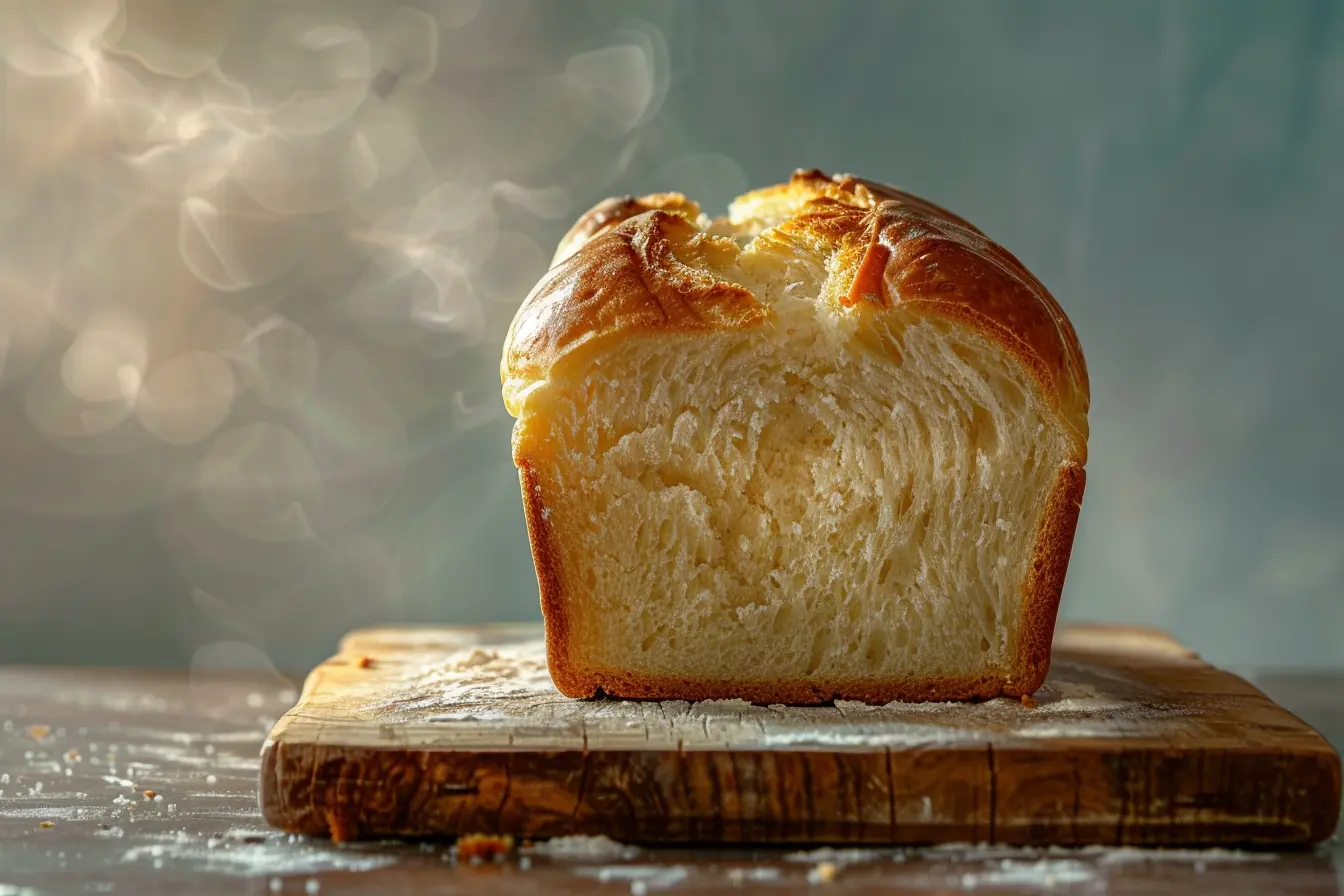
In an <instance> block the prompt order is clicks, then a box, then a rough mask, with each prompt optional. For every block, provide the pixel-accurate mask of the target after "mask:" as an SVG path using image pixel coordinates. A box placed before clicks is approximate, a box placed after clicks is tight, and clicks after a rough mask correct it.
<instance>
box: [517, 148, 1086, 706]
mask: <svg viewBox="0 0 1344 896" xmlns="http://www.w3.org/2000/svg"><path fill="white" fill-rule="evenodd" d="M771 203H773V204H775V205H776V206H778V205H780V204H781V203H782V204H783V205H784V206H785V207H787V208H788V209H790V210H791V212H792V213H791V215H790V217H789V218H788V219H787V220H785V221H784V222H783V223H781V224H779V225H778V226H777V227H775V228H774V229H772V230H769V231H767V232H766V233H764V234H762V235H761V236H760V237H758V239H757V243H759V244H760V246H759V247H758V248H757V250H756V251H766V249H767V248H768V247H769V246H770V245H772V244H774V245H776V246H778V245H779V244H780V243H797V244H799V245H803V246H809V247H811V248H813V249H816V248H818V247H820V248H822V249H828V250H829V251H830V252H832V253H833V257H834V258H835V260H836V261H838V264H837V265H834V266H833V268H834V269H835V270H838V271H840V272H841V274H840V275H838V276H839V279H840V280H841V281H842V283H841V289H840V291H839V292H838V293H837V294H836V295H835V296H834V297H833V298H834V300H835V301H836V302H837V303H838V304H839V305H840V306H841V307H842V308H846V309H848V310H849V311H850V312H851V313H860V314H873V315H882V314H885V313H889V312H890V311H891V310H893V309H896V308H898V307H899V308H901V309H902V310H903V311H905V312H915V313H917V314H920V315H931V316H938V317H941V318H944V319H947V320H950V321H953V322H955V323H957V324H959V325H962V326H965V327H968V328H971V329H973V330H974V331H976V332H977V333H979V334H980V335H981V336H983V337H984V338H986V339H989V340H991V341H992V342H993V343H995V344H997V345H1001V346H1003V347H1005V348H1006V349H1007V350H1008V351H1010V352H1011V353H1012V354H1013V355H1014V356H1015V357H1016V358H1017V359H1018V360H1019V361H1020V362H1021V363H1022V364H1023V365H1024V366H1025V367H1026V369H1028V370H1029V371H1030V372H1031V373H1032V375H1033V376H1034V377H1035V379H1036V380H1037V382H1038V383H1039V384H1040V385H1041V389H1042V394H1043V395H1044V396H1045V397H1046V398H1047V399H1048V400H1049V401H1050V402H1051V403H1052V405H1053V406H1054V407H1055V409H1056V410H1057V411H1058V412H1059V415H1060V419H1061V421H1062V422H1063V424H1064V426H1065V428H1066V430H1067V431H1068V432H1069V433H1070V436H1071V439H1070V459H1069V462H1068V463H1067V464H1066V465H1065V466H1064V467H1063V468H1061V470H1060V474H1059V477H1058V479H1057V481H1056V484H1055V486H1054V487H1053V489H1052V490H1051V493H1050V495H1049V497H1048V499H1047V503H1046V508H1045V511H1044V514H1043V518H1042V521H1041V524H1040V526H1039V531H1038V535H1037V541H1036V544H1035V548H1034V551H1033V559H1032V566H1031V570H1030V572H1029V574H1028V578H1027V581H1026V582H1025V583H1024V585H1023V602H1022V610H1021V613H1022V618H1021V621H1020V625H1019V626H1018V633H1019V634H1018V643H1017V645H1016V647H1017V654H1016V657H1015V661H1014V662H1013V663H1012V669H1011V670H1010V671H1009V672H1008V673H1007V674H1005V675H1002V676H988V677H984V678H974V679H959V680H946V681H929V680H918V681H906V682H902V681H891V682H872V681H835V682H825V681H816V682H805V683H801V682H794V683H789V682H768V681H765V682H761V681H758V682H752V681H733V682H716V681H693V680H686V679H676V678H658V677H655V676H643V675H630V674H628V673H624V672H621V671H619V670H600V669H594V668H590V667H588V666H587V665H586V664H585V663H584V662H583V659H582V657H580V656H576V655H575V654H576V653H577V651H576V650H575V649H574V647H575V645H574V643H573V638H572V636H571V627H570V622H569V619H568V617H567V609H568V607H567V600H566V597H565V595H564V593H563V591H562V586H561V582H562V581H564V576H562V570H561V569H560V563H561V559H560V556H559V553H558V551H557V550H556V547H555V544H554V537H553V533H552V532H551V527H550V523H549V521H548V519H547V514H546V513H545V511H544V499H545V497H546V496H545V495H544V493H543V484H542V478H541V477H540V476H538V474H537V471H536V469H535V468H534V464H535V463H538V462H541V461H540V457H539V456H533V455H534V454H535V453H536V451H537V449H538V446H537V445H535V444H529V445H527V446H525V445H524V440H523V439H521V438H520V432H519V431H515V440H514V460H515V463H516V464H517V465H518V467H519V471H520V481H521V484H522V489H523V498H524V506H525V509H526V515H527V525H528V533H529V537H530V539H531V543H532V553H533V559H534V561H535V564H536V569H537V578H538V582H539V584H540V589H541V606H542V613H543V616H544V617H545V620H546V639H547V654H548V660H549V663H550V668H551V675H552V678H553V679H554V681H555V684H556V687H557V688H558V689H559V690H560V692H561V693H562V694H565V695H566V696H571V697H590V696H593V695H595V694H596V693H598V692H599V691H601V692H604V693H606V694H609V695H612V696H620V697H636V698H677V699H716V698H728V697H740V698H743V699H748V700H751V701H753V702H763V703H819V702H825V701H828V700H833V699H855V700H864V701H867V702H887V701H890V700H927V699H938V700H949V699H971V698H989V697H996V696H1012V697H1017V696H1022V695H1027V694H1031V693H1032V692H1034V691H1035V690H1036V689H1037V688H1039V687H1040V685H1041V683H1042V682H1043V681H1044V679H1045V675H1046V673H1047V672H1048V670H1049V665H1050V646H1051V639H1052V637H1053V632H1054V626H1055V619H1056V615H1057V611H1058V607H1059V599H1060V593H1061V590H1062V588H1063V583H1064V576H1065V573H1066V571H1067V568H1068V563H1069V557H1070V553H1071V550H1072V545H1073V537H1074V532H1075V529H1076V526H1077V521H1078V512H1079V507H1080V504H1081V501H1082V496H1083V490H1084V485H1085V474H1084V472H1083V465H1084V464H1085V463H1086V459H1087V432H1088V430H1087V410H1088V405H1089V402H1090V397H1089V385H1088V378H1087V370H1086V365H1085V362H1084V360H1083V355H1082V350H1081V348H1080V347H1079V345H1078V339H1077V336H1076V334H1075V333H1074V330H1073V327H1072V325H1071V324H1070V323H1069V321H1068V318H1067V317H1066V316H1065V315H1064V312H1063V311H1062V310H1061V309H1060V307H1059V305H1058V304H1057V303H1056V302H1055V300H1054V298H1053V297H1052V296H1051V295H1050V293H1049V292H1048V291H1047V290H1046V289H1045V287H1044V286H1043V285H1041V283H1040V282H1039V281H1038V280H1037V279H1036V278H1035V277H1033V276H1032V275H1031V274H1030V273H1029V272H1028V271H1027V270H1026V268H1025V267H1023V266H1022V264H1021V262H1019V261H1018V260H1017V259H1016V258H1015V257H1013V256H1012V255H1011V254H1010V253H1008V252H1007V251H1006V250H1004V249H1002V248H1001V247H999V246H998V245H996V244H994V243H993V242H992V241H990V240H989V239H988V238H987V237H985V236H984V234H982V233H981V232H980V231H979V230H977V229H975V228H974V227H973V226H971V225H970V224H969V223H968V222H966V221H965V220H963V219H962V218H960V217H958V216H956V215H954V214H952V213H951V212H949V211H947V210H946V209H942V208H940V207H938V206H936V205H933V204H932V203H929V202H927V201H925V200H922V199H919V198H918V197H914V196H911V195H910V194H907V193H904V192H902V191H900V190H897V189H895V188H893V187H888V186H885V185H882V184H876V183H873V182H870V181H864V180H861V179H858V178H853V177H835V178H828V177H826V176H825V175H823V174H821V173H820V172H817V171H799V172H797V173H795V175H794V176H793V178H792V179H791V180H790V181H789V182H788V183H787V184H783V185H780V186H777V187H770V188H766V189H765V190H758V191H755V192H753V193H749V194H747V195H746V196H744V197H742V199H740V200H739V201H738V203H735V205H734V211H733V214H734V215H739V214H740V215H741V216H743V217H745V218H750V215H751V213H752V209H753V208H756V207H764V206H766V205H769V204H771ZM697 214H698V208H697V207H696V206H695V205H694V203H691V202H689V201H688V200H686V199H685V197H682V196H680V195H679V194H658V195H656V196H651V197H643V198H641V199H633V198H630V197H626V198H624V199H619V200H609V201H608V202H606V203H602V204H601V205H599V206H597V207H596V208H594V209H593V210H592V211H590V212H589V213H588V214H587V215H585V216H584V217H583V218H582V219H580V221H579V222H578V223H577V224H576V225H575V226H574V228H572V229H571V231H570V233H569V234H567V235H566V237H565V240H564V241H563V242H562V244H561V250H560V252H559V253H557V258H558V259H560V261H559V263H558V264H557V265H556V266H555V267H554V268H553V269H552V270H551V271H550V272H549V273H548V274H547V275H546V277H545V278H543V280H542V282H541V283H539V284H538V285H537V287H536V288H535V289H534V290H533V291H532V293H531V295H529V296H528V298H527V299H526V301H525V302H524V303H523V306H522V307H521V308H520V309H519V311H518V314H517V316H516V317H515V319H514V322H513V326H512V327H511V329H510V331H509V336H508V339H507V341H506V344H505V351H504V357H503V359H502V363H501V375H502V378H503V380H504V392H505V401H506V403H507V404H508V406H509V409H510V411H511V412H513V413H514V414H515V415H518V414H520V412H521V410H522V407H523V404H524V402H525V400H526V394H527V391H528V389H529V388H530V387H531V386H532V385H533V384H536V383H540V382H544V381H545V380H546V379H547V378H549V377H552V376H554V375H556V374H557V373H559V372H561V371H563V370H564V369H565V368H566V366H567V365H568V364H571V363H578V362H579V361H581V360H582V359H583V358H586V357H591V356H592V354H593V353H596V352H600V350H601V349H602V347H603V346H604V345H605V344H607V340H610V339H616V338H622V337H627V336H629V335H632V334H640V333H655V332H662V333H677V332H680V333H690V332H714V331H721V330H730V329H740V328H746V327H752V326H757V325H760V324H761V323H763V322H765V321H766V320H767V319H768V317H769V314H770V311H769V308H768V307H767V306H766V305H764V304H763V303H762V302H760V301H758V300H757V299H756V297H755V296H753V295H752V294H751V292H750V291H749V290H747V289H746V288H744V287H742V286H740V285H738V284H735V283H729V282H726V281H725V280H723V279H719V278H717V277H715V276H713V275H712V274H710V273H707V272H706V271H705V270H703V269H702V267H701V266H699V265H697V262H701V261H705V260H709V261H722V260H723V258H725V257H729V258H731V257H734V256H736V253H737V252H738V251H739V250H738V247H737V245H736V244H735V243H733V242H731V241H729V240H725V239H721V238H718V237H713V236H709V235H707V234H705V233H702V232H701V231H700V230H699V229H698V228H697V227H695V226H694V225H693V224H692V223H691V220H689V219H692V218H694V217H695V215H697ZM746 251H747V252H751V251H753V250H752V249H748V250H746ZM846 278H847V279H846ZM521 426H522V421H520V427H521Z"/></svg>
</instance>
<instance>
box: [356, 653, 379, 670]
mask: <svg viewBox="0 0 1344 896" xmlns="http://www.w3.org/2000/svg"><path fill="white" fill-rule="evenodd" d="M373 663H374V659H373V657H371V656H362V657H360V658H359V659H358V660H356V661H355V665H356V666H357V667H358V668H360V669H370V668H372V667H373Z"/></svg>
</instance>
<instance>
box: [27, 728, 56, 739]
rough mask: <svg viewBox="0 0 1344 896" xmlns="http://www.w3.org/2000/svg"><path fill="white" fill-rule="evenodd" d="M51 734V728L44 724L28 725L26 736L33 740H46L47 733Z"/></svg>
mask: <svg viewBox="0 0 1344 896" xmlns="http://www.w3.org/2000/svg"><path fill="white" fill-rule="evenodd" d="M49 734H51V729H50V728H49V727H47V726H46V725H29V726H28V736H29V737H31V738H32V739H33V740H46V739H47V735H49Z"/></svg>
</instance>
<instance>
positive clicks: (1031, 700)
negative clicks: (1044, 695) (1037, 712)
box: [1022, 694, 1039, 709]
mask: <svg viewBox="0 0 1344 896" xmlns="http://www.w3.org/2000/svg"><path fill="white" fill-rule="evenodd" d="M1022 705H1023V706H1025V707H1026V708H1027V709H1035V708H1036V707H1037V706H1038V705H1039V704H1038V703H1037V702H1036V698H1035V697H1033V696H1031V695H1030V694H1023V695H1022Z"/></svg>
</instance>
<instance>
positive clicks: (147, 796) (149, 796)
mask: <svg viewBox="0 0 1344 896" xmlns="http://www.w3.org/2000/svg"><path fill="white" fill-rule="evenodd" d="M156 796H158V794H157V793H155V792H154V791H152V790H146V791H145V799H147V800H152V799H154V797H156Z"/></svg>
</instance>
